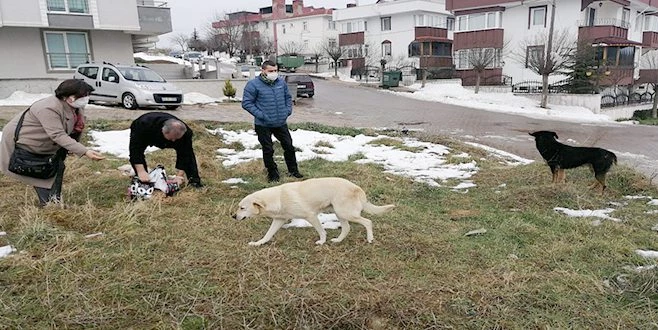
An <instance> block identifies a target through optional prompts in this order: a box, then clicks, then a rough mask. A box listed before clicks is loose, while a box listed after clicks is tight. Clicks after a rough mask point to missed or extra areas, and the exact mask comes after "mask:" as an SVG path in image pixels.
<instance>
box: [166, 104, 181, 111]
mask: <svg viewBox="0 0 658 330" xmlns="http://www.w3.org/2000/svg"><path fill="white" fill-rule="evenodd" d="M178 107H179V106H178V105H165V109H167V110H176V109H178Z"/></svg>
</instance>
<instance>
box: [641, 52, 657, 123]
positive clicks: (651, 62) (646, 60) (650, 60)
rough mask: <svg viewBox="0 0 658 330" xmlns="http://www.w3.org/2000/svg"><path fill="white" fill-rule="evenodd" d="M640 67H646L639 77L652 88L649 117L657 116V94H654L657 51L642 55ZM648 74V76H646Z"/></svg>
mask: <svg viewBox="0 0 658 330" xmlns="http://www.w3.org/2000/svg"><path fill="white" fill-rule="evenodd" d="M641 68H642V69H646V71H644V73H643V75H644V76H643V77H641V79H642V80H643V81H647V82H649V85H651V89H652V90H653V93H654V94H653V105H652V106H651V118H658V110H657V109H658V95H656V88H657V87H658V51H655V50H654V51H650V52H649V53H647V54H645V55H644V56H642V59H641ZM646 75H648V76H646Z"/></svg>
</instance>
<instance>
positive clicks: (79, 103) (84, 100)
mask: <svg viewBox="0 0 658 330" xmlns="http://www.w3.org/2000/svg"><path fill="white" fill-rule="evenodd" d="M88 103H89V96H85V97H81V98H79V99H76V100H75V101H73V103H71V106H73V107H75V108H78V109H84V108H85V106H87V104H88Z"/></svg>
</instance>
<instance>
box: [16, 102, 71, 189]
mask: <svg viewBox="0 0 658 330" xmlns="http://www.w3.org/2000/svg"><path fill="white" fill-rule="evenodd" d="M28 111H30V108H28V109H27V110H25V112H23V115H21V119H19V120H18V124H17V125H16V131H15V132H14V152H13V153H12V154H11V158H9V171H10V172H12V173H16V174H18V175H22V176H28V177H31V178H37V179H50V178H52V177H54V176H55V174H57V167H58V163H59V161H58V159H57V158H58V157H57V153H55V154H52V155H43V154H35V153H33V152H30V151H28V150H25V149H23V148H20V147H19V146H18V144H16V141H18V133H19V132H20V130H21V127H22V126H23V119H25V114H27V112H28Z"/></svg>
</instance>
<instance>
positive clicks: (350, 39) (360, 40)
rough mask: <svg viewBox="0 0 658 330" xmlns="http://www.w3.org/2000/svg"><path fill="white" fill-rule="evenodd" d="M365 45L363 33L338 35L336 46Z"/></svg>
mask: <svg viewBox="0 0 658 330" xmlns="http://www.w3.org/2000/svg"><path fill="white" fill-rule="evenodd" d="M364 43H365V34H364V33H363V32H352V33H342V34H339V35H338V45H339V46H348V45H363V44H364Z"/></svg>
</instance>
